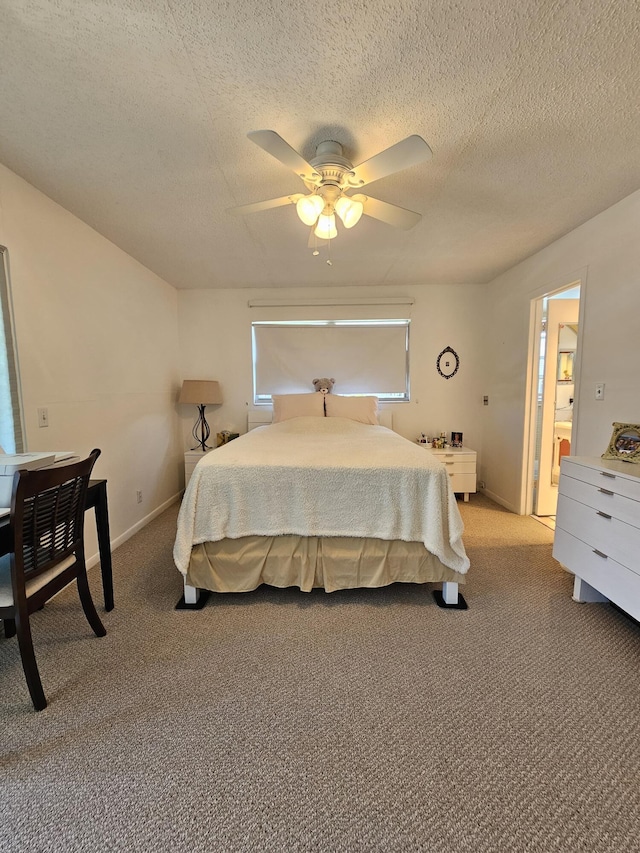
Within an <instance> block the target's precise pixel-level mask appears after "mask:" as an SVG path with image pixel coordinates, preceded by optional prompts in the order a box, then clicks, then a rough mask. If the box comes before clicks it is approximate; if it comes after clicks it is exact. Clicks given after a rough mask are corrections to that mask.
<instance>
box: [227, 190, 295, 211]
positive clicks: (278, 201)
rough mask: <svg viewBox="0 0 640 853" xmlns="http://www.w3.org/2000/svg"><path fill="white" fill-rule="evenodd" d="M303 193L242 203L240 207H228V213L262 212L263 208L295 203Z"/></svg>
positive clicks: (267, 208)
mask: <svg viewBox="0 0 640 853" xmlns="http://www.w3.org/2000/svg"><path fill="white" fill-rule="evenodd" d="M303 195H304V193H294V194H293V195H282V196H280V198H270V199H267V200H266V201H255V202H254V203H253V204H241V205H240V207H230V208H228V209H227V213H241V214H245V213H260V212H261V211H262V210H270V209H271V208H272V207H283V206H284V205H285V204H295V203H296V202H297V201H298V199H300V198H302V196H303Z"/></svg>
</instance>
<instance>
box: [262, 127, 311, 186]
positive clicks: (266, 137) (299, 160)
mask: <svg viewBox="0 0 640 853" xmlns="http://www.w3.org/2000/svg"><path fill="white" fill-rule="evenodd" d="M247 136H248V137H249V139H250V140H251V141H252V142H255V143H256V145H259V146H260V148H263V149H264V150H265V151H266V152H267V154H271V156H272V157H275V158H276V160H280V162H281V163H283V164H284V165H285V166H287V167H288V168H289V169H293V171H294V172H295V173H296V175H298V176H299V177H300V178H302V179H303V180H305V181H308V180H311V178H312V177H313V176H314V175H315V176H316V177H319V175H318V173H317V172H316V171H315V169H314V168H313V166H311V165H309V163H307V161H306V160H305V159H304V157H302V156H301V155H300V154H298V152H297V151H295V150H294V149H293V148H292V147H291V146H290V145H289V143H288V142H285V141H284V139H283V138H282V137H281V136H280V135H279V134H277V133H276V132H275V130H251V131H249V133H247Z"/></svg>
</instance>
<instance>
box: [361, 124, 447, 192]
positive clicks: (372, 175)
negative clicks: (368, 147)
mask: <svg viewBox="0 0 640 853" xmlns="http://www.w3.org/2000/svg"><path fill="white" fill-rule="evenodd" d="M431 156H432V151H431V149H430V148H429V146H428V145H427V143H426V142H425V141H424V139H423V138H422V137H421V136H417V134H414V135H413V136H407V138H406V139H403V140H402V141H401V142H396V144H395V145H392V146H391V147H390V148H385V150H384V151H381V152H380V153H379V154H375V155H374V156H373V157H371V158H370V159H369V160H365V161H364V163H360V165H359V166H356V167H355V169H354V170H353V171H354V173H355V178H352V179H351V181H350V183H352V184H353V186H357V187H358V186H359V187H362V186H364V185H365V184H370V183H371V182H372V181H377V180H379V179H380V178H385V177H386V176H387V175H392V174H393V173H394V172H400V171H401V170H402V169H408V168H409V166H415V165H416V164H417V163H423V162H424V161H425V160H429V159H430V158H431Z"/></svg>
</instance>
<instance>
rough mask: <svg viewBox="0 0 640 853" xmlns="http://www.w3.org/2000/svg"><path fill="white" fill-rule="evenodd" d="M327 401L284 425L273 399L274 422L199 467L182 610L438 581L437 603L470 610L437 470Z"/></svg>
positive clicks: (183, 526)
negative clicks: (262, 593) (259, 596)
mask: <svg viewBox="0 0 640 853" xmlns="http://www.w3.org/2000/svg"><path fill="white" fill-rule="evenodd" d="M304 396H309V397H316V398H317V397H320V396H322V395H315V394H312V395H304ZM360 399H362V398H360ZM314 405H316V404H315V403H314ZM323 405H324V404H323ZM329 405H330V406H331V407H336V408H335V410H333V409H332V411H334V414H333V415H332V416H324V410H323V411H322V414H319V413H318V412H315V413H314V414H302V415H300V416H295V417H284V418H282V419H280V418H277V417H276V416H275V415H276V414H277V411H276V407H277V400H276V399H274V421H276V422H274V423H272V424H270V425H265V426H260V427H258V428H257V429H253V430H251V431H250V432H248V433H246V434H245V435H242V436H240V437H239V438H237V439H235V440H234V441H232V442H229V443H228V444H226V445H223V446H222V447H220V448H218V449H217V450H215V451H214V452H213V453H209V454H207V455H206V456H204V457H203V458H202V459H201V460H200V461H199V462H198V464H197V466H196V468H195V470H194V472H193V474H192V476H191V479H190V481H189V484H188V486H187V489H186V491H185V494H184V498H183V501H182V505H181V507H180V512H179V516H178V526H177V533H176V540H175V546H174V561H175V564H176V566H177V568H178V570H179V571H180V572H181V574H182V576H183V582H184V597H183V600H182V601H181V602H180V603H179V605H178V606H179V607H187V608H190V607H199V606H201V605H202V603H203V600H204V596H203V594H202V593H203V591H207V592H210V591H213V592H247V591H250V590H253V589H256V588H257V587H258V586H260V585H261V584H269V585H271V586H276V587H289V586H297V587H299V588H300V589H301V590H303V591H310V590H311V589H314V588H318V587H321V588H323V589H325V590H326V591H327V592H332V591H335V590H338V589H349V588H356V587H380V586H386V585H388V584H391V583H396V582H405V583H442V590H438V591H437V593H436V600H437V601H438V603H439V604H441V605H442V606H451V607H459V608H461V607H466V603H465V602H464V599H463V597H462V596H461V595H460V594H459V590H458V584H461V583H464V581H465V577H466V573H467V570H468V568H469V560H468V558H467V555H466V553H465V549H464V545H463V542H462V532H463V524H462V519H461V517H460V513H459V510H458V506H457V503H456V498H455V495H454V494H453V492H452V491H451V487H450V484H449V478H448V475H447V472H446V469H445V467H444V465H442V463H441V462H439V461H438V460H437V459H436V458H435V457H433V456H432V455H431V454H430V453H426V452H425V451H424V450H423V449H422V448H420V447H418V446H417V445H415V444H414V443H413V442H411V441H408V440H407V439H405V438H402V437H401V436H399V435H398V434H396V433H394V432H393V431H392V430H391V429H388V428H387V427H384V426H381V425H379V424H378V423H377V422H376V421H377V418H376V416H375V413H374V414H373V415H371V416H370V418H369V422H368V423H364V422H362V420H363V418H359V419H358V418H356V419H354V418H353V417H348V416H347V417H342V416H340V415H341V414H347V415H349V414H352V408H350V407H351V405H352V404H349V405H348V406H347V408H346V409H345V407H344V406H343V404H342V403H340V404H338V403H336V402H335V399H334V400H333V401H332V402H331V403H330V404H329ZM299 410H300V409H299V406H297V407H296V409H294V411H296V412H297V411H299ZM335 411H337V412H338V414H337V415H336V414H335ZM358 411H359V410H358Z"/></svg>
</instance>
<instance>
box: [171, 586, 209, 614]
mask: <svg viewBox="0 0 640 853" xmlns="http://www.w3.org/2000/svg"><path fill="white" fill-rule="evenodd" d="M208 598H209V590H208V589H198V587H196V586H191V585H190V584H188V583H187V581H186V578H185V581H184V595H183V596H182V598H181V599H180V601H179V602H178V603H177V604H176V610H202V608H203V607H204V606H205V604H206V603H207V599H208Z"/></svg>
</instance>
